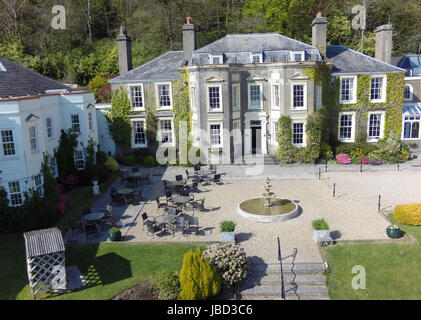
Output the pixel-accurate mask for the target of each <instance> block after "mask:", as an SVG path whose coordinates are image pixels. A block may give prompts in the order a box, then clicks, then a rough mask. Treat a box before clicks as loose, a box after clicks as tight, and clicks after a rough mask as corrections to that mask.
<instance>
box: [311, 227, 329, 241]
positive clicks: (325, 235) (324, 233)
mask: <svg viewBox="0 0 421 320" xmlns="http://www.w3.org/2000/svg"><path fill="white" fill-rule="evenodd" d="M313 240H314V241H315V242H316V243H317V242H320V241H322V242H323V241H332V238H331V237H330V230H329V229H326V230H316V229H313Z"/></svg>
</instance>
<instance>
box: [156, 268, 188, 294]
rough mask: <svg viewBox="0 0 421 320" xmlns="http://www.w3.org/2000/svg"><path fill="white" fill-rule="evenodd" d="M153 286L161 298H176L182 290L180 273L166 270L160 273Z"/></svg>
mask: <svg viewBox="0 0 421 320" xmlns="http://www.w3.org/2000/svg"><path fill="white" fill-rule="evenodd" d="M153 286H154V288H155V290H156V291H157V295H158V299H160V300H176V299H177V298H178V295H179V294H180V291H181V286H180V280H179V277H178V274H177V273H175V272H171V271H166V270H165V271H161V272H160V273H158V275H157V276H156V277H155V281H154V285H153Z"/></svg>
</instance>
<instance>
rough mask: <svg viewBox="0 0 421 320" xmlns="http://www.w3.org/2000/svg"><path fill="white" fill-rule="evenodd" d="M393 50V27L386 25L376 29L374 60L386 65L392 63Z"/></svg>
mask: <svg viewBox="0 0 421 320" xmlns="http://www.w3.org/2000/svg"><path fill="white" fill-rule="evenodd" d="M392 49H393V26H392V25H391V24H386V25H382V26H380V27H378V28H377V29H376V53H375V58H376V59H378V60H381V61H383V62H386V63H391V61H392Z"/></svg>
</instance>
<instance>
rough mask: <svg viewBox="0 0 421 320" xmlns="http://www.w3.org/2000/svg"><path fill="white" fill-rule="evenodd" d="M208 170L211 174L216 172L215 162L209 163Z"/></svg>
mask: <svg viewBox="0 0 421 320" xmlns="http://www.w3.org/2000/svg"><path fill="white" fill-rule="evenodd" d="M209 170H210V172H211V173H212V174H216V164H211V165H210V166H209Z"/></svg>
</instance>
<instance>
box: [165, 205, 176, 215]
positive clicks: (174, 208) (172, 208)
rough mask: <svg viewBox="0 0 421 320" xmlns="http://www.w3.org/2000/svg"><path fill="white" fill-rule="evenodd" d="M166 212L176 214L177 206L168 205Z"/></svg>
mask: <svg viewBox="0 0 421 320" xmlns="http://www.w3.org/2000/svg"><path fill="white" fill-rule="evenodd" d="M167 213H168V214H173V215H177V208H176V207H168V209H167Z"/></svg>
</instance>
